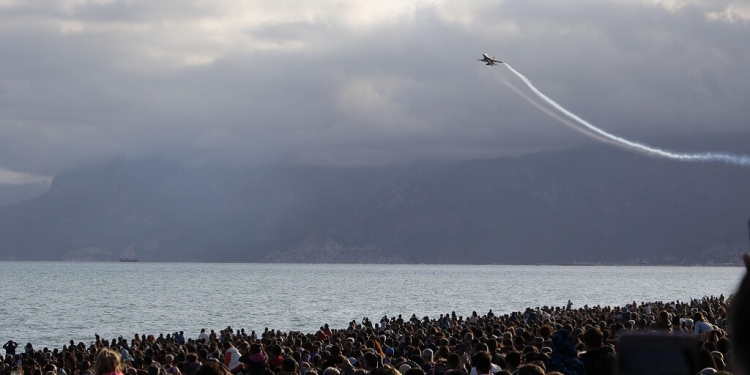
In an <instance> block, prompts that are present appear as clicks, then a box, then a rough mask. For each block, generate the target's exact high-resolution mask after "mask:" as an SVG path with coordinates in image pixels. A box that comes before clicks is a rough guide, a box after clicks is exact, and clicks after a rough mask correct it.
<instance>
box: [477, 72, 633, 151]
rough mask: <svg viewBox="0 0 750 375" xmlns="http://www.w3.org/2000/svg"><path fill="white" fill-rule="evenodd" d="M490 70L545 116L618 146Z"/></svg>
mask: <svg viewBox="0 0 750 375" xmlns="http://www.w3.org/2000/svg"><path fill="white" fill-rule="evenodd" d="M490 72H492V75H493V76H494V77H495V79H497V80H498V81H501V82H503V83H505V84H506V85H507V86H508V87H510V89H511V90H513V91H514V92H515V93H516V94H518V96H520V97H521V98H523V99H524V100H526V101H527V102H529V104H531V105H533V106H534V107H536V108H537V109H539V110H540V111H542V112H544V114H546V115H547V116H549V117H552V118H553V119H555V120H557V121H560V122H561V123H563V124H565V125H567V126H568V127H569V128H571V129H573V130H575V131H577V132H579V133H582V134H583V135H585V136H587V137H591V138H594V139H597V140H600V141H602V142H605V143H610V144H613V145H616V146H619V145H618V144H617V142H615V141H613V140H611V139H607V138H604V137H602V136H600V135H598V134H594V133H592V132H590V131H588V130H586V129H585V128H582V127H581V126H580V125H578V124H576V123H575V122H573V121H570V120H568V119H566V118H565V117H562V116H560V115H558V114H557V113H556V112H553V111H552V110H551V109H549V108H547V107H545V106H544V105H542V104H539V102H537V101H536V100H534V99H532V98H531V97H529V96H528V95H526V93H525V92H523V91H522V90H521V89H519V88H518V87H516V85H514V84H512V83H510V81H508V80H507V79H505V77H503V76H502V75H500V74H499V73H497V71H496V70H495V69H490Z"/></svg>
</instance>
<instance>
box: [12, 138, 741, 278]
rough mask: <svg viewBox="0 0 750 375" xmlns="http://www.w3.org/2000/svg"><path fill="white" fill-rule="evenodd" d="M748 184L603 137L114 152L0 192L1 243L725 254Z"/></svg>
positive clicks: (49, 256) (337, 252)
mask: <svg viewBox="0 0 750 375" xmlns="http://www.w3.org/2000/svg"><path fill="white" fill-rule="evenodd" d="M744 138H746V139H747V140H749V141H750V136H745V137H744ZM737 144H741V143H739V142H738V143H737ZM745 144H750V142H748V143H745ZM735 151H736V150H735ZM739 151H742V150H739ZM748 188H750V170H748V169H744V168H739V167H735V166H731V165H725V164H717V163H680V162H674V161H670V160H661V159H654V158H648V157H644V156H641V155H637V154H632V153H629V152H626V151H624V150H620V149H616V148H612V147H610V146H604V145H593V146H585V147H579V148H576V149H571V150H564V151H556V152H543V153H535V154H528V155H523V156H518V157H503V158H497V159H491V160H470V161H463V162H433V163H420V164H414V165H410V166H398V167H360V168H325V167H278V168H243V167H222V168H217V167H203V168H189V167H184V166H182V165H180V164H179V163H167V162H155V161H141V162H117V163H111V164H107V165H104V166H100V167H96V168H87V169H81V170H75V171H71V172H66V173H62V174H60V175H58V176H56V177H55V178H54V180H53V182H52V187H51V189H50V190H49V191H48V192H47V193H44V194H42V195H41V196H39V197H36V198H33V199H31V200H28V201H25V202H21V203H18V204H13V205H8V206H2V207H0V225H1V226H2V227H3V228H7V230H5V231H3V232H2V233H0V259H4V260H77V261H114V260H116V259H117V258H118V257H119V256H120V255H121V254H135V255H137V256H138V257H139V258H140V259H141V260H143V261H211V262H227V261H228V262H301V263H305V262H315V263H471V264H496V263H503V264H539V263H549V264H568V263H573V262H592V263H636V262H640V263H646V262H647V263H650V264H712V263H733V262H735V261H736V260H737V259H738V254H740V253H741V252H742V251H744V250H746V248H747V233H746V228H745V223H746V219H747V216H748V215H750V194H749V193H750V189H748Z"/></svg>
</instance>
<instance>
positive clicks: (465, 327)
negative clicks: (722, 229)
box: [0, 256, 750, 375]
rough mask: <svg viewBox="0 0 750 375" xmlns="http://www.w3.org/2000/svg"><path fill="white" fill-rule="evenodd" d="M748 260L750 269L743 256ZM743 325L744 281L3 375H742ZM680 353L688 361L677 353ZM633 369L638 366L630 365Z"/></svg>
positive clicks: (166, 348)
mask: <svg viewBox="0 0 750 375" xmlns="http://www.w3.org/2000/svg"><path fill="white" fill-rule="evenodd" d="M744 259H745V262H746V265H747V267H748V269H750V256H746V257H745V258H744ZM748 318H750V279H748V277H747V276H745V280H743V283H742V285H741V287H740V290H739V291H738V292H737V293H736V294H735V295H732V296H729V297H728V298H725V297H724V296H723V295H721V296H718V297H704V298H702V299H696V300H690V301H672V302H650V303H636V302H632V303H628V304H626V305H625V306H619V307H610V306H586V305H584V306H576V307H574V306H573V304H572V303H571V302H570V301H569V302H568V304H567V305H565V306H558V307H550V306H545V307H538V308H528V309H526V310H525V311H519V312H514V313H511V314H494V313H493V312H492V311H491V310H490V311H489V312H487V313H485V314H482V315H480V314H478V313H476V312H472V313H471V314H470V315H469V316H466V317H463V316H458V315H457V314H456V313H455V312H450V313H446V314H442V315H440V316H439V317H422V318H420V317H417V316H415V315H412V316H411V317H408V318H404V317H402V316H400V315H399V316H397V317H388V316H384V317H382V318H380V319H379V320H377V321H372V320H370V319H368V318H363V319H362V320H361V321H352V322H350V323H349V325H348V327H343V328H341V329H331V328H330V327H329V326H328V325H327V324H326V325H324V326H321V327H320V329H319V330H318V331H317V332H314V333H302V332H297V331H291V332H284V331H280V330H275V329H265V330H264V331H263V332H260V333H259V334H258V333H256V332H255V331H251V332H246V331H245V330H244V329H238V330H235V329H233V328H232V327H226V328H225V329H222V330H219V331H218V332H216V331H214V330H210V331H207V330H205V329H204V330H202V331H201V332H200V333H199V334H198V335H197V336H196V337H194V338H188V337H186V336H185V334H184V332H175V333H171V334H166V335H164V334H159V335H157V336H155V335H141V334H135V335H134V336H133V337H132V338H131V339H126V338H124V337H118V338H114V339H111V340H107V339H102V338H101V337H99V335H95V337H94V339H95V340H94V341H93V342H91V343H90V344H88V345H87V344H84V343H82V342H79V343H75V342H73V341H71V342H70V344H69V345H65V346H63V347H62V348H55V349H53V350H49V349H48V348H44V349H43V350H36V349H35V348H34V347H33V345H32V344H31V343H28V344H26V345H25V346H21V347H19V344H17V343H16V342H14V341H8V342H7V343H5V345H3V348H4V349H5V351H6V356H5V357H4V360H3V361H2V363H0V374H3V375H4V374H8V375H121V374H127V375H230V374H241V375H489V374H496V375H510V374H516V375H544V374H565V375H583V374H587V375H598V374H616V373H617V371H618V361H620V360H622V361H624V360H625V358H624V357H623V355H624V354H626V352H627V351H628V350H636V351H638V350H641V351H643V350H652V351H658V352H657V353H656V354H655V355H650V356H645V357H642V358H646V359H643V360H644V361H649V362H647V363H643V364H639V365H638V366H634V364H633V363H628V364H627V366H622V363H620V366H619V368H620V369H621V370H622V371H620V373H621V374H622V375H625V374H626V372H627V371H630V372H629V373H633V372H632V371H633V370H628V369H641V370H635V371H643V370H642V369H644V368H646V369H648V368H656V367H658V366H661V365H663V364H660V363H659V361H660V359H665V361H666V360H673V359H674V358H672V357H670V356H672V355H673V354H674V355H676V356H677V357H675V358H678V357H679V356H684V360H685V365H686V366H687V367H686V368H689V369H690V370H688V372H687V373H689V374H690V373H692V374H696V373H700V374H702V375H704V374H732V373H734V374H737V375H743V374H750V372H748V370H750V366H749V365H748V361H750V325H748V323H747V322H746V321H745V320H746V319H748ZM657 335H658V336H659V337H664V336H668V337H672V338H674V339H676V341H674V340H673V341H669V342H675V343H676V342H680V343H682V344H681V345H682V346H678V345H677V344H675V346H674V347H670V346H669V345H662V346H661V347H653V346H648V345H646V346H640V347H635V348H633V347H631V348H629V347H627V346H626V345H625V343H626V341H628V340H627V339H623V338H624V337H636V336H639V337H642V338H644V339H643V340H641V341H638V340H635V341H633V340H631V342H635V343H636V345H638V343H645V342H648V340H649V339H650V338H652V337H655V336H657ZM665 342H666V341H665ZM685 343H688V345H687V347H688V349H689V350H687V351H683V350H682V349H684V347H685ZM672 349H674V350H672ZM652 354H653V353H652ZM632 358H638V357H637V356H636V357H628V359H627V360H628V361H634V360H633V359H632ZM670 358H671V359H670ZM665 363H666V362H665ZM636 365H637V364H636ZM668 365H669V366H675V365H674V362H669V364H668ZM639 366H640V367H639ZM635 373H638V372H635ZM642 373H643V372H642ZM651 373H660V372H659V371H653V372H651ZM669 373H675V372H674V371H673V372H669Z"/></svg>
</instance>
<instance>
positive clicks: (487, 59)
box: [477, 53, 503, 65]
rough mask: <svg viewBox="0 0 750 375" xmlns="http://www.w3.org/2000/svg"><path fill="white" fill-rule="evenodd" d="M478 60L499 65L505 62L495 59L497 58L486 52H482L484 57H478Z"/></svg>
mask: <svg viewBox="0 0 750 375" xmlns="http://www.w3.org/2000/svg"><path fill="white" fill-rule="evenodd" d="M477 61H481V62H484V63H486V64H485V65H497V64H502V63H503V62H502V61H500V60H495V58H494V57H489V56H487V54H486V53H483V54H482V58H481V59H478V60H477Z"/></svg>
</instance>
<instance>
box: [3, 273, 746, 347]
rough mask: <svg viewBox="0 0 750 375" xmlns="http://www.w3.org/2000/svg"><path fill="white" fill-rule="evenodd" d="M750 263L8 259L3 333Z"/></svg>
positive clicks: (485, 297) (434, 300)
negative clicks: (581, 264)
mask: <svg viewBox="0 0 750 375" xmlns="http://www.w3.org/2000/svg"><path fill="white" fill-rule="evenodd" d="M743 274H744V269H743V268H741V267H706V268H702V267H596V266H591V267H573V266H456V265H451V266H442V265H309V264H184V263H37V262H34V263H23V262H0V289H1V290H2V303H0V342H5V341H7V340H8V339H13V340H15V341H17V342H19V343H21V344H22V345H23V344H25V343H26V342H31V343H32V344H34V346H35V347H36V348H42V347H45V346H47V347H50V348H53V347H62V345H63V344H65V343H67V342H68V340H71V339H73V340H76V342H78V341H84V342H86V343H89V342H90V341H92V340H93V337H94V333H99V334H100V335H102V336H103V338H106V339H112V338H115V337H117V336H119V335H123V336H124V337H126V338H131V337H132V336H133V334H134V333H136V332H138V333H146V334H148V333H154V334H157V333H165V334H166V333H171V332H174V331H179V330H182V331H185V333H186V335H187V336H188V337H197V335H198V333H199V332H200V329H201V328H208V329H216V330H217V332H218V330H219V329H222V328H225V327H226V326H227V325H231V326H232V327H233V328H235V329H237V328H245V330H246V331H248V332H249V331H250V330H256V331H262V330H263V329H264V327H270V328H276V329H282V330H285V331H286V330H299V331H303V332H310V331H314V330H316V329H317V328H318V327H320V326H321V325H323V324H324V323H329V324H330V325H331V327H333V328H343V327H346V325H347V324H348V322H350V321H351V320H354V319H356V320H358V321H359V320H361V319H362V317H364V316H367V317H369V318H371V319H379V318H380V317H382V316H383V315H389V316H391V315H397V314H403V315H404V316H410V315H411V314H417V316H420V317H421V316H424V315H430V316H437V315H439V314H441V313H449V312H451V311H456V313H457V314H459V315H463V316H467V315H469V314H470V313H471V312H472V311H474V310H476V311H477V312H479V313H482V314H483V313H486V312H487V311H489V310H490V309H492V310H493V311H494V312H495V313H509V312H511V311H519V310H523V309H525V308H526V307H536V306H545V305H548V306H563V305H564V304H565V303H566V302H567V301H568V299H570V300H572V302H573V304H574V306H582V305H584V304H589V305H596V304H602V305H618V306H619V305H623V304H625V303H628V302H632V301H638V302H641V301H656V300H666V301H672V300H676V299H679V300H685V299H689V298H700V297H702V296H704V295H717V296H718V295H719V294H722V293H723V294H724V295H725V296H726V295H728V294H731V293H732V292H733V291H734V289H735V288H736V287H737V285H738V283H739V280H740V278H741V277H742V275H743Z"/></svg>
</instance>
